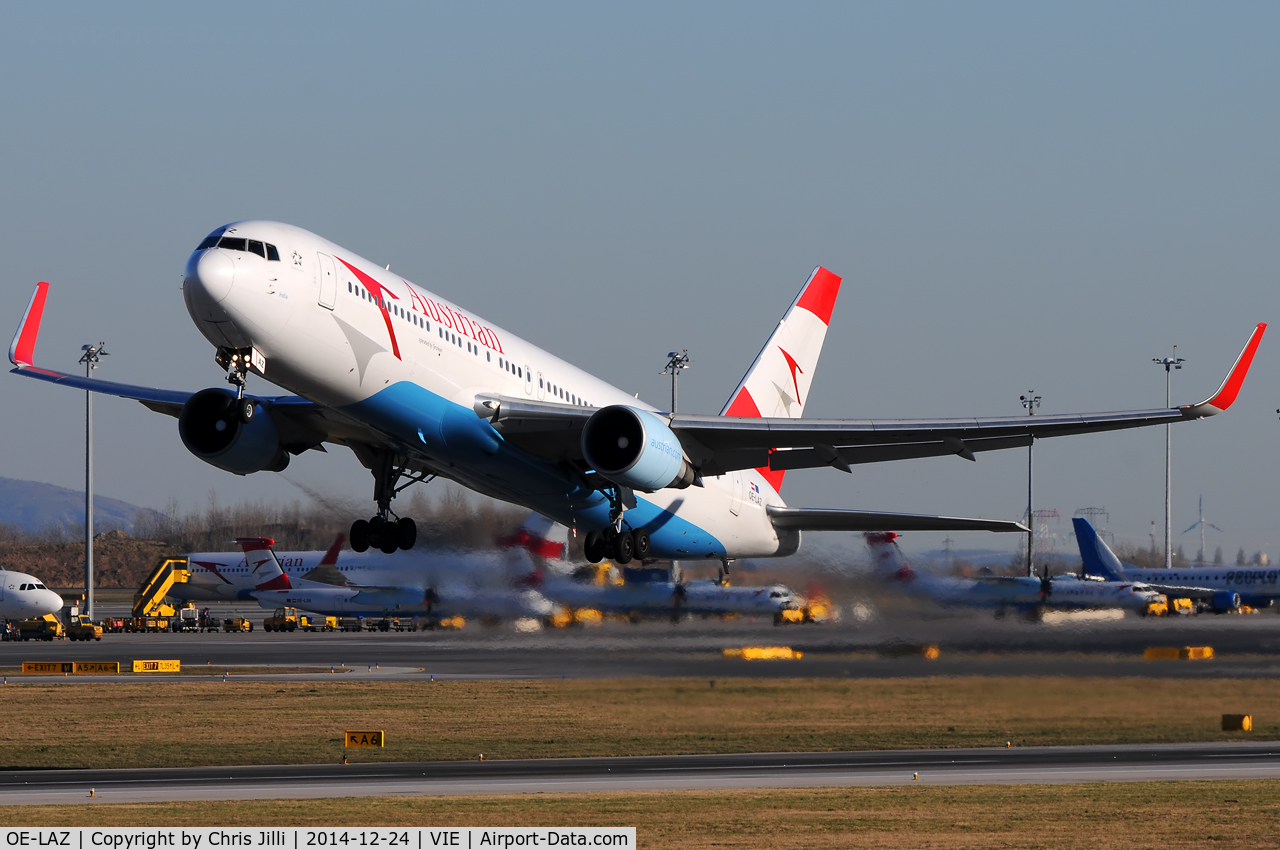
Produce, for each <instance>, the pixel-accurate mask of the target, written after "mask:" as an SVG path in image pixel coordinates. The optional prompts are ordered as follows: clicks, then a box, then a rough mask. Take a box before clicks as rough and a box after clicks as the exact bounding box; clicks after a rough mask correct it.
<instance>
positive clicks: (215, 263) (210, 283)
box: [186, 249, 236, 303]
mask: <svg viewBox="0 0 1280 850" xmlns="http://www.w3.org/2000/svg"><path fill="white" fill-rule="evenodd" d="M191 259H192V262H190V263H188V264H187V275H186V277H187V284H188V285H189V286H194V287H196V288H198V289H199V290H200V291H202V292H203V293H204V295H205V297H207V298H208V299H209V300H210V301H213V302H215V303H218V302H221V301H222V300H223V299H225V298H226V297H227V296H228V295H230V294H231V285H232V284H233V283H235V278H236V264H235V263H234V262H232V260H231V258H230V257H228V256H227V254H226V252H225V251H220V250H217V249H210V250H207V251H202V252H200V256H198V257H194V256H193V257H192V258H191Z"/></svg>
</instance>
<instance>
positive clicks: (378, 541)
mask: <svg viewBox="0 0 1280 850" xmlns="http://www.w3.org/2000/svg"><path fill="white" fill-rule="evenodd" d="M385 527H386V525H385V522H384V521H383V519H382V517H380V516H376V517H373V518H372V519H370V520H369V548H370V549H381V548H382V532H383V530H384V529H385Z"/></svg>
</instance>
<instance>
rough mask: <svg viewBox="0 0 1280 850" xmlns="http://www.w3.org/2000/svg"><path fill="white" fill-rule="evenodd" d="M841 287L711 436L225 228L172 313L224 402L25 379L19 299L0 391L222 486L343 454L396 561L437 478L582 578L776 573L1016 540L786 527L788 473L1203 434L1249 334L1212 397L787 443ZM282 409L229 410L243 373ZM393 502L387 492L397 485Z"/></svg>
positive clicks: (945, 524)
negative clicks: (178, 448) (423, 489)
mask: <svg viewBox="0 0 1280 850" xmlns="http://www.w3.org/2000/svg"><path fill="white" fill-rule="evenodd" d="M839 289H840V278H839V277H838V276H836V275H835V274H833V273H831V272H830V271H828V270H827V269H825V268H821V267H819V268H817V269H815V270H814V271H813V273H812V274H811V275H810V276H809V278H808V280H807V281H806V282H805V285H804V287H803V288H802V289H801V290H800V294H799V295H798V296H797V297H796V299H795V300H794V301H793V302H792V303H791V306H790V308H789V309H788V310H787V312H786V313H785V315H784V316H783V318H782V321H780V322H779V323H778V325H777V327H776V328H775V330H774V331H773V333H772V334H771V335H770V337H769V339H768V341H767V342H766V343H765V345H764V347H763V348H762V349H761V350H760V353H759V354H758V355H757V357H756V359H755V361H754V362H753V363H752V364H751V366H750V368H749V369H748V370H747V372H746V375H745V376H744V377H743V379H742V380H741V381H740V382H739V384H738V386H737V387H736V388H735V389H734V391H733V392H732V393H731V394H730V395H729V400H728V402H727V403H726V404H725V405H724V408H723V409H722V410H721V411H720V415H718V416H707V415H697V414H684V413H682V414H674V413H668V412H663V411H661V410H658V409H656V408H654V407H653V406H651V405H648V404H645V403H644V402H641V401H639V400H638V399H636V398H633V397H632V396H631V395H630V394H628V393H625V392H623V391H622V390H620V389H618V388H616V387H613V386H610V385H609V384H607V383H605V382H604V381H602V380H600V379H599V378H596V377H594V376H592V375H590V374H589V373H587V372H585V371H583V370H581V369H578V368H577V367H575V366H572V365H570V364H569V363H566V362H565V361H563V360H561V359H559V358H557V357H555V356H554V355H552V354H549V353H548V352H546V351H543V350H541V349H539V348H537V347H536V346H534V345H532V344H530V343H528V342H526V341H524V340H522V339H520V338H518V337H516V336H514V335H513V334H511V333H510V332H508V331H506V330H504V329H501V328H498V327H495V326H494V325H492V324H490V323H489V322H487V321H485V320H483V319H480V318H479V317H477V316H475V315H474V314H472V313H470V312H468V311H466V310H463V309H461V308H460V307H457V306H456V305H454V304H452V303H450V302H449V301H447V300H445V299H444V298H442V297H440V296H439V295H436V294H434V293H432V292H429V291H427V290H425V289H423V288H421V287H418V286H415V285H413V284H411V283H409V282H408V281H406V280H404V279H403V278H401V277H399V276H398V275H395V274H392V273H391V272H390V271H388V270H386V269H384V268H382V267H381V266H379V265H377V264H375V263H372V262H370V261H368V260H366V259H364V258H362V257H359V256H357V255H356V254H354V253H352V252H351V251H348V250H347V249H345V248H343V247H341V246H339V245H336V244H334V243H332V242H329V241H327V240H325V239H323V238H321V237H319V236H317V235H315V234H313V233H309V232H307V231H306V230H302V229H301V228H298V227H293V226H291V225H287V224H281V223H278V222H272V221H241V222H236V223H234V224H230V225H226V226H224V227H219V228H217V229H216V230H214V231H213V232H212V233H210V234H209V235H208V236H207V237H205V238H204V239H203V240H202V241H201V242H200V243H199V244H198V245H197V247H196V250H195V251H194V252H193V253H192V254H191V257H190V259H188V261H187V265H186V270H185V274H184V280H183V295H184V298H185V301H186V306H187V311H188V313H189V314H190V316H191V318H192V320H193V321H194V322H195V324H196V326H197V328H198V329H199V330H200V332H201V333H202V334H203V335H204V336H205V338H206V339H207V340H208V341H209V342H210V343H211V344H212V345H213V346H214V348H215V356H214V359H215V360H216V362H217V363H218V364H219V365H220V366H221V367H222V368H223V369H225V370H227V372H228V375H227V380H228V381H229V382H230V383H231V384H232V385H233V386H234V387H235V391H234V392H232V391H229V390H226V389H218V388H209V389H205V390H200V391H198V392H188V391H175V390H161V389H154V388H149V387H141V386H134V385H129V384H122V383H115V382H110V381H100V380H96V379H92V378H85V377H81V376H78V375H71V374H67V373H63V372H56V371H52V370H49V369H44V368H40V367H37V366H36V365H35V346H36V339H37V336H38V334H39V330H40V320H41V317H42V315H43V312H44V306H45V301H46V298H47V296H48V292H49V285H48V284H47V283H43V282H42V283H40V284H38V285H37V286H36V289H35V292H34V294H33V295H32V298H31V302H30V304H29V305H28V307H27V311H26V314H25V315H24V317H23V319H22V322H21V324H20V325H19V327H18V331H17V333H16V334H15V336H14V339H13V342H12V344H11V345H10V348H9V358H10V360H12V361H13V363H14V365H15V366H16V369H15V370H14V371H15V372H16V373H17V374H19V375H25V376H27V377H32V378H38V379H41V380H46V381H51V382H54V383H59V384H63V385H66V386H71V387H76V388H79V389H88V390H93V391H97V392H104V393H108V394H111V395H116V396H120V397H123V398H131V399H136V400H137V401H140V402H141V403H142V404H143V405H145V406H146V407H148V408H150V409H152V410H155V411H158V412H160V413H165V414H168V415H171V416H175V417H177V419H178V432H179V435H180V436H181V438H182V441H183V443H184V445H185V446H186V447H187V448H188V449H189V450H190V451H191V452H192V453H193V454H195V455H196V456H197V457H199V458H201V459H202V460H204V461H206V462H208V463H210V464H212V465H214V466H217V467H218V468H220V469H224V470H227V471H228V472H233V473H235V474H238V475H247V474H249V473H253V472H258V471H263V470H273V471H279V470H282V469H284V468H285V466H286V465H287V464H288V462H289V460H290V458H291V457H292V456H293V455H297V454H301V453H302V452H304V451H307V450H308V449H318V450H322V449H323V447H324V445H325V444H326V443H330V444H336V445H345V446H347V447H349V448H350V449H351V450H352V451H353V452H354V453H355V455H356V457H357V458H359V460H360V461H361V463H362V464H364V466H366V467H367V468H368V469H369V470H370V471H371V472H372V473H373V476H374V500H375V502H376V503H377V515H376V516H374V517H373V519H371V520H369V521H365V520H357V521H355V522H354V523H353V524H352V526H351V543H352V546H353V548H355V549H357V550H363V549H364V548H366V547H368V546H373V547H375V548H379V549H381V550H382V551H384V552H386V553H388V554H390V553H392V552H394V551H395V550H396V549H397V548H402V549H409V548H412V546H413V543H414V540H415V538H416V533H417V532H416V526H415V525H414V523H413V520H412V519H410V518H407V517H406V518H401V519H399V520H398V521H397V520H395V519H394V517H395V515H394V514H393V512H392V510H391V502H392V498H393V497H394V496H395V494H396V492H398V490H399V489H402V487H401V483H400V482H401V481H402V480H407V481H409V482H412V481H421V480H427V479H430V478H433V477H436V476H444V477H446V478H451V479H453V480H455V481H458V482H460V483H462V484H463V485H465V486H467V487H469V488H471V489H473V490H476V491H478V492H481V493H485V494H487V495H489V496H492V497H494V498H498V499H502V500H504V501H509V502H514V503H517V504H520V505H524V506H526V507H528V508H530V509H531V510H536V511H538V512H540V513H542V514H545V515H547V516H549V517H552V518H554V519H556V520H557V521H558V522H560V523H562V524H564V525H566V526H570V527H572V528H575V529H581V530H583V531H585V532H586V533H587V538H586V541H585V543H586V553H587V557H588V559H590V560H592V561H599V560H601V559H602V558H604V557H606V556H608V557H611V558H613V559H614V560H616V561H617V562H619V563H624V564H625V563H627V562H629V561H630V560H631V559H632V558H633V557H640V558H644V557H662V558H681V559H694V558H713V559H722V560H724V561H725V562H726V563H727V562H728V561H729V560H731V559H734V558H744V557H757V558H759V557H773V556H781V555H789V554H791V553H793V552H795V551H796V550H797V549H798V548H799V546H800V533H801V531H802V530H824V529H825V530H845V531H850V530H854V531H867V530H876V529H886V528H887V529H894V530H898V531H903V530H926V529H932V530H988V531H1024V530H1025V529H1023V527H1022V526H1020V525H1019V524H1017V523H1013V522H1007V521H999V520H983V519H965V518H957V517H934V516H921V515H913V514H885V513H879V512H874V511H853V510H831V509H826V510H824V509H803V508H794V507H787V506H786V505H785V504H784V503H783V501H782V498H781V496H779V490H780V488H781V486H782V481H783V476H784V475H785V473H786V471H787V470H791V469H804V468H813V467H825V466H832V467H835V468H836V469H840V470H844V471H846V472H848V471H850V466H851V465H852V464H857V463H880V462H884V461H890V460H900V459H904V458H917V457H934V456H945V455H959V456H960V457H963V458H966V459H969V460H973V459H974V456H975V454H976V453H977V452H982V451H991V450H995V449H1007V448H1014V447H1019V446H1026V445H1028V444H1029V443H1030V442H1031V440H1033V439H1043V438H1045V437H1055V436H1062V435H1067V434H1081V433H1086V432H1092V431H1107V430H1114V429H1119V428H1133V427H1139V426H1144V425H1157V424H1167V423H1171V422H1182V421H1186V420H1191V419H1201V418H1204V417H1206V416H1212V415H1215V414H1217V413H1220V412H1221V411H1223V410H1226V409H1227V408H1228V407H1230V405H1231V404H1232V403H1233V402H1234V401H1235V398H1236V395H1237V393H1238V392H1239V390H1240V386H1241V384H1242V382H1243V380H1244V377H1245V374H1246V372H1247V371H1248V368H1249V365H1250V363H1251V362H1252V360H1253V356H1254V352H1255V351H1256V349H1257V346H1258V343H1259V341H1260V340H1261V338H1262V334H1263V331H1264V329H1265V326H1264V325H1258V326H1257V328H1256V329H1255V330H1254V331H1253V333H1252V335H1251V336H1250V339H1249V342H1248V344H1247V345H1246V346H1245V348H1244V350H1243V352H1242V353H1241V355H1240V356H1239V358H1237V360H1236V362H1235V365H1234V366H1233V368H1232V369H1231V371H1230V372H1229V373H1228V375H1227V378H1226V379H1225V380H1224V381H1223V383H1222V385H1221V386H1220V387H1219V389H1218V390H1217V392H1215V393H1214V394H1213V395H1212V396H1211V397H1210V398H1208V399H1207V400H1205V401H1203V402H1200V403H1198V404H1189V405H1184V406H1181V407H1174V408H1168V409H1156V410H1137V411H1126V412H1120V413H1101V414H1064V415H1055V416H1036V417H1026V416H1023V417H1016V416H1005V417H995V418H981V419H975V418H964V419H927V420H874V419H855V420H844V419H831V420H813V421H807V422H806V421H801V420H800V419H799V417H800V416H801V414H802V413H803V412H804V409H805V405H806V404H807V403H808V401H809V394H810V390H811V388H812V382H813V377H814V371H815V369H816V367H817V364H818V357H819V354H820V353H821V349H822V344H823V341H824V340H825V338H826V333H827V327H828V325H829V324H830V321H831V316H832V311H833V309H834V307H835V303H836V296H837V295H838V293H839ZM251 372H252V373H253V374H256V375H260V376H264V377H268V378H270V379H271V380H272V381H273V382H275V383H276V384H278V385H280V386H282V387H285V388H286V389H288V390H289V391H290V392H293V393H296V395H290V396H279V397H267V396H254V395H250V394H246V382H247V380H248V376H249V374H250V373H251ZM405 486H407V485H405Z"/></svg>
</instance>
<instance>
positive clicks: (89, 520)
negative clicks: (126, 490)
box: [80, 342, 108, 620]
mask: <svg viewBox="0 0 1280 850" xmlns="http://www.w3.org/2000/svg"><path fill="white" fill-rule="evenodd" d="M106 345H107V344H106V343H105V342H99V343H98V344H97V345H96V346H94V345H82V346H80V350H81V351H82V352H84V353H83V354H81V355H80V362H81V363H83V364H84V376H85V377H86V378H89V377H92V372H93V370H94V369H97V368H98V361H99V358H102V357H105V356H107V353H108V352H107V351H106ZM80 613H82V614H85V615H86V616H88V617H89V619H91V620H92V619H93V391H92V390H85V391H84V610H83V611H81V612H80Z"/></svg>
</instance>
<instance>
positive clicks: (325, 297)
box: [316, 253, 338, 310]
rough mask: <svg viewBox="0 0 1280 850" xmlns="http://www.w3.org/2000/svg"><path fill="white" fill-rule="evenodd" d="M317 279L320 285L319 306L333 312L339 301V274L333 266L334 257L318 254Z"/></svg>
mask: <svg viewBox="0 0 1280 850" xmlns="http://www.w3.org/2000/svg"><path fill="white" fill-rule="evenodd" d="M316 257H317V258H318V260H319V262H318V263H317V264H316V277H317V278H318V281H319V283H320V298H319V299H318V300H319V304H320V306H321V307H327V308H328V309H330V310H332V309H333V305H334V304H335V303H336V302H337V300H338V274H337V271H336V270H335V269H334V266H333V257H330V256H329V255H328V254H320V253H317V254H316Z"/></svg>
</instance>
